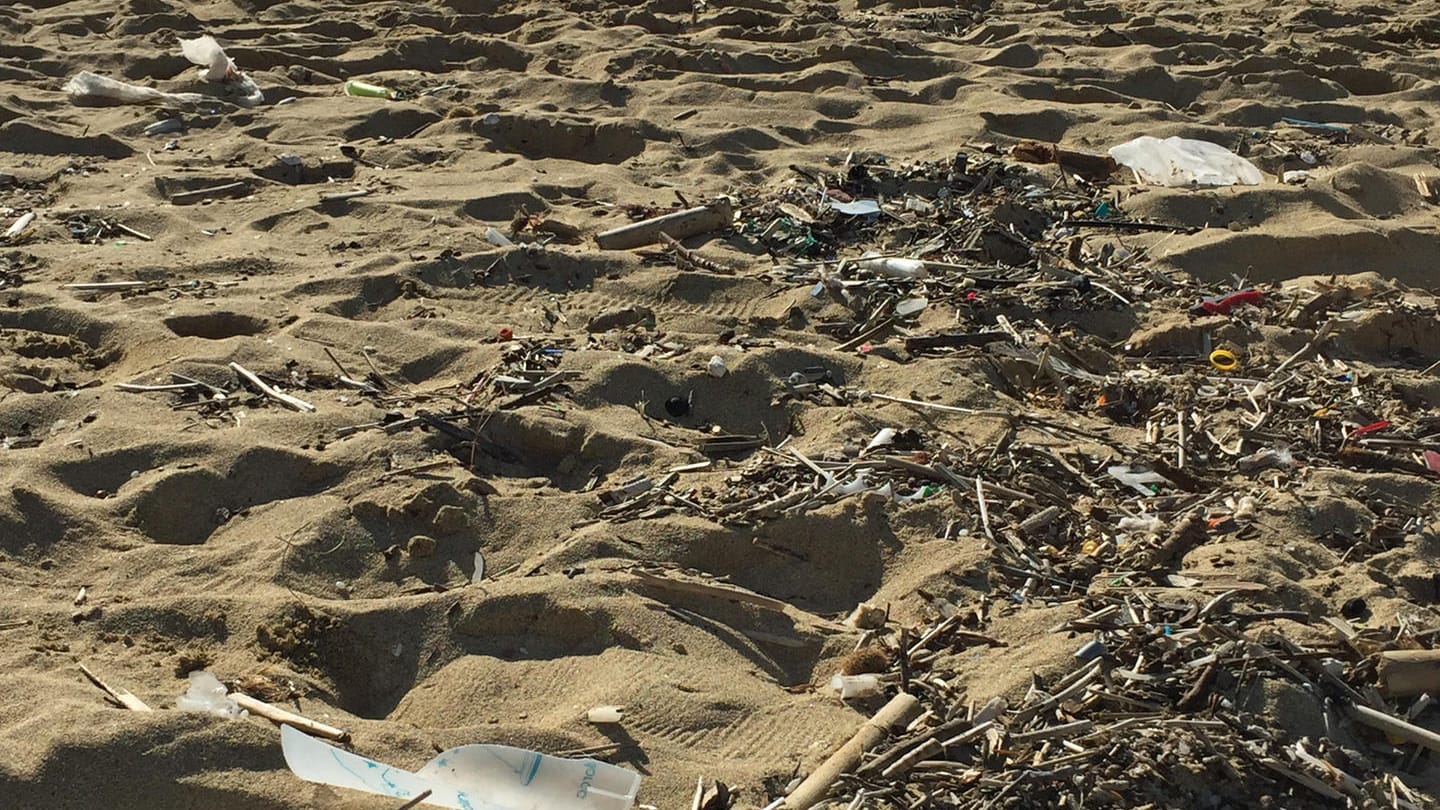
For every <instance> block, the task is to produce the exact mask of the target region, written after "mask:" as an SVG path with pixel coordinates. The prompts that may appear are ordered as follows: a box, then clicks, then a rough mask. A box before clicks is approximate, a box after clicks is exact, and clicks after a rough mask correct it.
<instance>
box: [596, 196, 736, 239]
mask: <svg viewBox="0 0 1440 810" xmlns="http://www.w3.org/2000/svg"><path fill="white" fill-rule="evenodd" d="M734 218H735V211H734V209H732V208H731V207H730V201H729V200H728V199H725V198H724V197H721V198H720V199H718V200H716V201H715V202H712V203H710V204H709V205H702V206H700V207H698V208H687V209H685V210H684V211H676V212H675V213H673V214H665V215H664V216H659V217H654V218H653V219H647V220H645V221H643V222H636V223H634V224H633V225H621V226H620V227H618V228H611V229H610V230H608V231H602V232H600V233H598V234H595V242H596V244H598V245H600V247H601V248H602V249H604V250H629V249H630V248H637V247H644V246H646V245H653V244H655V243H656V242H659V241H660V235H661V234H668V235H669V236H672V237H674V238H676V239H684V238H685V237H687V236H695V235H697V234H702V233H709V232H711V231H718V230H720V229H722V228H728V227H730V223H731V222H732V221H733V220H734Z"/></svg>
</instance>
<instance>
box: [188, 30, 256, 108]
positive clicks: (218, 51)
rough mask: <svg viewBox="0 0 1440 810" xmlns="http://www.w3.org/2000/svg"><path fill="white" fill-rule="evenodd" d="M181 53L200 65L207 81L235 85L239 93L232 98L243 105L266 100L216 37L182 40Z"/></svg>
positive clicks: (202, 74) (202, 75)
mask: <svg viewBox="0 0 1440 810" xmlns="http://www.w3.org/2000/svg"><path fill="white" fill-rule="evenodd" d="M180 53H181V55H182V56H184V57H185V58H186V59H188V60H190V62H192V63H193V64H196V65H199V66H200V78H202V79H204V80H205V81H207V82H225V83H226V84H231V85H234V86H235V88H236V90H237V93H236V97H235V98H233V99H231V100H232V101H234V102H235V103H236V104H239V105H240V106H242V107H254V106H255V105H257V104H259V103H261V102H262V101H264V100H265V94H264V93H262V92H260V88H259V87H257V86H256V85H255V82H253V81H251V80H250V77H249V76H246V75H245V74H244V73H241V72H240V71H239V70H238V69H237V68H236V67H235V60H233V59H231V58H230V57H229V56H226V55H225V49H224V48H222V47H220V43H218V42H216V41H215V38H214V37H211V36H203V37H197V38H196V39H182V40H180Z"/></svg>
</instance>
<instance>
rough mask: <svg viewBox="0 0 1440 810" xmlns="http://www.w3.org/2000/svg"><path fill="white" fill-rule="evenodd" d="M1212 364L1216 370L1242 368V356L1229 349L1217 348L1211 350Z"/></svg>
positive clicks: (1229, 370) (1226, 370) (1227, 370)
mask: <svg viewBox="0 0 1440 810" xmlns="http://www.w3.org/2000/svg"><path fill="white" fill-rule="evenodd" d="M1210 365H1212V366H1214V367H1215V370H1216V371H1224V372H1227V373H1228V372H1231V371H1234V370H1235V369H1237V368H1240V358H1238V357H1236V356H1235V353H1234V352H1232V351H1230V350H1229V349H1216V350H1215V351H1213V352H1210Z"/></svg>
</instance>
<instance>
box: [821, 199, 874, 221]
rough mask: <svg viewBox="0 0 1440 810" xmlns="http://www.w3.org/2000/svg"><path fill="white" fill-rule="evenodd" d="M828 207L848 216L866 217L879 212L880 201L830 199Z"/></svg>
mask: <svg viewBox="0 0 1440 810" xmlns="http://www.w3.org/2000/svg"><path fill="white" fill-rule="evenodd" d="M830 209H831V210H832V211H837V212H839V213H841V214H844V215H846V216H849V217H868V216H874V215H875V214H878V213H880V203H878V202H876V201H875V200H855V201H854V202H840V201H839V200H831V201H830Z"/></svg>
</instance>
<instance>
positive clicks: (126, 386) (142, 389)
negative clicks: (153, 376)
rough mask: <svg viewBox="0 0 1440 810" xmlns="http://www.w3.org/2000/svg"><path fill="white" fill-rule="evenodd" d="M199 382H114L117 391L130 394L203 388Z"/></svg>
mask: <svg viewBox="0 0 1440 810" xmlns="http://www.w3.org/2000/svg"><path fill="white" fill-rule="evenodd" d="M204 387H205V386H203V385H200V384H199V383H175V384H174V385H137V384H135V383H116V384H115V389H116V390H117V391H126V392H129V393H131V394H148V393H153V392H156V391H189V390H190V389H192V388H204Z"/></svg>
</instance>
